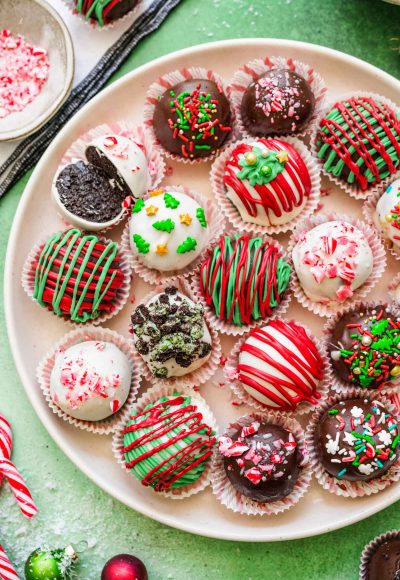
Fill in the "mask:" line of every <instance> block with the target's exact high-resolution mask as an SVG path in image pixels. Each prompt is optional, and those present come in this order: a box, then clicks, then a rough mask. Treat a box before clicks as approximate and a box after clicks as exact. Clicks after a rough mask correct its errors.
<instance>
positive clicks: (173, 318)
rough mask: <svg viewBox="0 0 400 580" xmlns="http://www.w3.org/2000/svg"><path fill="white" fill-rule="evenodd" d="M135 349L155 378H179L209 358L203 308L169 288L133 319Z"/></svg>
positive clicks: (141, 307)
mask: <svg viewBox="0 0 400 580" xmlns="http://www.w3.org/2000/svg"><path fill="white" fill-rule="evenodd" d="M132 330H133V334H134V341H135V347H136V349H137V351H138V353H139V354H140V356H141V357H142V358H143V360H144V361H145V362H146V363H147V365H148V367H149V368H150V370H151V373H152V375H153V376H154V377H156V378H160V379H165V378H169V377H180V376H182V375H186V374H189V373H191V372H192V371H194V370H196V369H198V368H199V367H200V366H202V365H203V364H204V363H205V362H206V361H207V360H208V359H209V357H210V353H211V336H210V333H209V330H208V328H207V325H206V323H205V320H204V311H203V307H202V306H201V305H200V304H195V303H194V302H193V301H192V300H190V298H188V297H187V296H184V295H183V294H181V293H180V292H178V290H177V288H176V287H174V286H170V287H168V288H166V289H165V290H164V292H162V293H160V294H157V295H156V296H154V297H153V298H151V300H150V301H149V302H148V303H147V304H146V305H143V304H142V305H140V306H138V307H137V308H136V310H135V312H134V313H133V316H132Z"/></svg>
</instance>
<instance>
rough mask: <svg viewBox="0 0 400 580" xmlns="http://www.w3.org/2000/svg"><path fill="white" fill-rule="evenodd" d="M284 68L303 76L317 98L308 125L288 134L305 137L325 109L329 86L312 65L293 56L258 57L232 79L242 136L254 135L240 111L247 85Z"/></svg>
mask: <svg viewBox="0 0 400 580" xmlns="http://www.w3.org/2000/svg"><path fill="white" fill-rule="evenodd" d="M282 68H283V69H289V70H290V71H291V72H295V73H297V74H299V75H300V76H302V77H303V78H304V79H305V80H306V81H307V82H308V84H309V85H310V87H311V90H312V92H313V94H314V98H315V109H314V112H313V114H312V116H311V117H310V119H309V121H308V123H307V125H306V126H305V127H304V128H303V130H302V131H298V132H297V131H296V132H291V133H290V132H289V133H288V134H293V136H296V137H304V136H305V135H307V134H308V133H309V132H310V129H311V126H312V124H313V122H314V120H315V119H316V118H317V117H318V116H319V115H320V113H321V111H322V110H323V108H324V104H325V95H326V92H327V88H326V85H325V82H324V80H323V79H322V77H321V75H320V74H319V73H317V72H316V71H315V70H314V69H313V68H312V67H311V66H309V65H308V64H304V63H303V62H300V61H298V60H294V59H293V58H285V57H282V56H266V57H264V58H256V59H254V60H251V61H250V62H248V63H247V64H245V65H243V66H241V67H240V69H239V70H238V71H236V73H235V74H234V76H233V78H232V81H231V97H232V105H233V110H234V113H235V116H236V119H237V125H238V129H239V131H240V133H241V134H242V136H244V137H252V135H251V133H249V131H248V130H247V129H246V128H245V126H244V125H243V120H242V116H241V111H240V108H241V103H242V98H243V94H244V92H245V91H246V89H247V87H248V86H249V85H250V84H251V83H252V82H253V81H254V80H256V79H257V78H258V77H260V76H261V75H263V74H265V73H267V72H268V71H270V70H273V69H282ZM272 136H273V134H271V135H268V137H272ZM275 137H277V138H280V135H278V134H275ZM253 139H254V135H253Z"/></svg>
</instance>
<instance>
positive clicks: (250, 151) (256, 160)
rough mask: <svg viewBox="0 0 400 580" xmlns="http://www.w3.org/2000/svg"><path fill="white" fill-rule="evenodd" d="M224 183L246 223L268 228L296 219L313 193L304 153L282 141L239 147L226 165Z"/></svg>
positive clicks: (260, 142)
mask: <svg viewBox="0 0 400 580" xmlns="http://www.w3.org/2000/svg"><path fill="white" fill-rule="evenodd" d="M223 181H224V186H225V190H226V195H227V197H228V198H229V199H230V200H231V201H232V203H233V204H234V205H235V206H236V207H237V209H238V210H239V212H240V215H241V216H242V219H243V220H244V221H246V222H250V223H255V224H259V225H264V226H274V225H279V224H285V223H287V222H289V221H290V220H292V219H293V218H295V217H296V216H297V215H298V214H299V213H300V212H301V210H302V208H303V207H304V204H305V202H306V200H307V197H308V196H309V195H310V193H311V179H310V174H309V172H308V169H307V166H306V164H305V163H304V161H303V159H302V157H301V155H300V153H299V152H298V151H297V150H296V148H295V147H294V146H293V145H291V144H290V143H286V142H284V141H280V140H279V139H258V140H255V141H254V142H253V143H239V144H238V145H237V147H235V149H234V150H233V151H232V155H231V157H230V158H229V159H228V160H227V162H226V165H225V172H224V177H223Z"/></svg>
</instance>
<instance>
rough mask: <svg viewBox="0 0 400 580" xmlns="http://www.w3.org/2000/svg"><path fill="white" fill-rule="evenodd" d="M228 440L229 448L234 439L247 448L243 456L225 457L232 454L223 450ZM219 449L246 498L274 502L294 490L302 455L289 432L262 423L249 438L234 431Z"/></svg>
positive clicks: (221, 439)
mask: <svg viewBox="0 0 400 580" xmlns="http://www.w3.org/2000/svg"><path fill="white" fill-rule="evenodd" d="M254 424H257V425H259V424H258V423H253V424H252V425H254ZM227 437H228V438H230V439H229V441H228V445H230V440H231V441H232V442H233V443H235V442H238V443H239V444H241V445H243V446H244V447H243V453H242V454H240V455H239V456H238V455H232V456H226V453H228V455H229V453H230V451H229V449H228V451H226V450H224V445H225V444H226V438H227ZM231 448H232V446H231ZM219 450H220V452H221V453H222V454H223V455H224V467H225V471H226V475H227V477H228V479H229V481H230V482H231V484H232V485H233V486H234V487H235V489H237V490H238V491H239V492H240V493H241V494H243V495H245V496H246V497H248V498H250V499H252V500H254V501H258V502H273V501H277V500H280V499H282V498H284V497H286V496H287V495H289V494H290V493H291V492H292V491H293V488H294V486H295V484H296V481H297V479H298V476H299V472H300V469H301V467H300V465H301V462H302V454H301V452H300V450H299V448H298V446H297V443H296V441H295V439H294V436H293V435H292V433H291V432H290V431H288V430H287V429H284V428H283V427H281V426H279V425H273V424H271V423H265V424H264V423H263V424H261V425H259V427H258V430H257V432H256V433H253V434H249V435H247V436H246V435H244V432H243V430H242V428H239V429H238V430H236V429H231V430H228V431H227V433H226V434H225V436H224V437H221V438H220V440H219ZM234 453H235V452H234ZM251 457H253V459H252V458H251ZM258 480H259V481H258Z"/></svg>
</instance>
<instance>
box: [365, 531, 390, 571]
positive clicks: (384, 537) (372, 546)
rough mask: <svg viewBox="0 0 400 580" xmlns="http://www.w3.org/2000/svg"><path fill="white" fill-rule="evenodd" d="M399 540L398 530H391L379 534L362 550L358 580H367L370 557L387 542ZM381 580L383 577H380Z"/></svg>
mask: <svg viewBox="0 0 400 580" xmlns="http://www.w3.org/2000/svg"><path fill="white" fill-rule="evenodd" d="M395 539H400V530H391V531H390V532H386V533H385V534H381V535H380V536H377V537H376V538H374V539H373V540H371V541H370V543H369V544H367V545H366V546H365V548H364V550H363V551H362V553H361V559H360V580H369V575H368V565H369V561H370V558H371V556H372V555H373V553H374V552H375V550H377V549H378V548H379V546H381V544H383V543H384V542H387V541H389V540H395ZM382 580H383V577H382Z"/></svg>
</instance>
